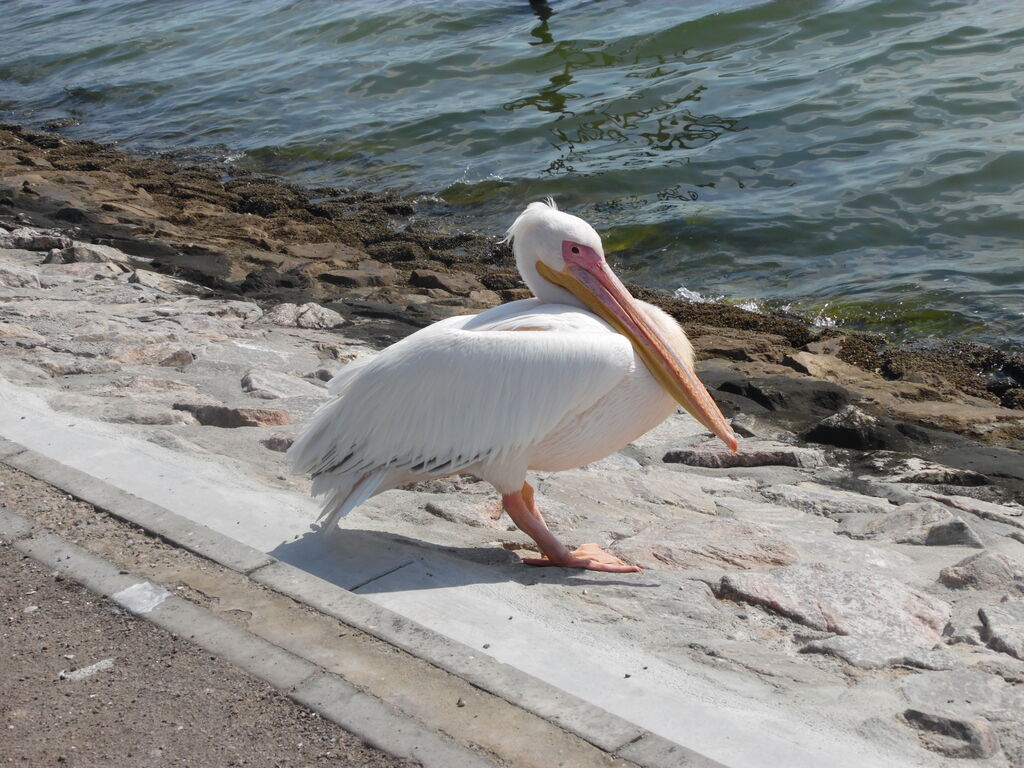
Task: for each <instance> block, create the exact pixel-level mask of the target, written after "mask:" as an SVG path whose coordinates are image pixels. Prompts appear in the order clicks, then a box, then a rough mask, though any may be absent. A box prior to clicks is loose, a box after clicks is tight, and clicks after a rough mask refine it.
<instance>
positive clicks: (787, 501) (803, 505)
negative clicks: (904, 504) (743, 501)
mask: <svg viewBox="0 0 1024 768" xmlns="http://www.w3.org/2000/svg"><path fill="white" fill-rule="evenodd" d="M760 492H761V495H762V496H764V497H765V498H766V499H768V500H769V501H773V502H775V503H776V504H780V505H783V506H788V507H792V508H793V509H799V510H801V511H803V512H808V513H810V514H812V515H821V516H823V517H832V516H834V515H850V514H862V513H869V514H881V515H886V514H888V513H889V512H891V511H893V510H894V509H895V507H893V505H892V504H890V503H889V501H888V500H886V499H879V498H876V497H874V496H865V495H864V494H861V493H854V492H853V491H844V490H840V489H837V488H829V487H828V486H824V485H819V484H818V483H798V484H796V485H770V486H768V487H767V488H762V489H761V491H760Z"/></svg>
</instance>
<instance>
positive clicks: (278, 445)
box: [260, 434, 295, 453]
mask: <svg viewBox="0 0 1024 768" xmlns="http://www.w3.org/2000/svg"><path fill="white" fill-rule="evenodd" d="M294 442H295V438H294V437H291V436H290V435H280V434H277V435H271V436H270V437H268V438H266V439H265V440H260V445H262V446H263V447H264V448H266V449H267V450H271V451H274V452H275V453H285V452H287V450H288V449H289V448H291V447H292V443H294Z"/></svg>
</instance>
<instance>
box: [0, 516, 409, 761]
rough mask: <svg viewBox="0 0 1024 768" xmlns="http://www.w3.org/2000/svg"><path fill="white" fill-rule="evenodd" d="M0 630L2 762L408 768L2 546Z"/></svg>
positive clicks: (148, 624)
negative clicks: (97, 666) (78, 677)
mask: <svg viewBox="0 0 1024 768" xmlns="http://www.w3.org/2000/svg"><path fill="white" fill-rule="evenodd" d="M0 503H4V500H3V499H2V498H0ZM7 505H8V506H9V500H7ZM10 508H12V509H16V508H15V507H10ZM0 622H2V626H0V691H2V692H3V695H2V697H0V729H2V730H0V765H19V766H32V767H33V768H35V766H83V767H84V766H97V767H99V766H103V767H104V768H119V767H120V766H124V767H125V768H129V766H130V767H131V768H145V767H147V766H154V767H155V766H161V767H163V766H169V765H187V766H191V767H194V768H200V767H204V766H209V767H210V768H214V767H216V768H223V767H224V766H253V767H255V768H261V767H263V766H266V767H267V768H271V766H365V767H366V768H394V767H397V766H409V765H410V764H409V763H407V762H404V761H401V760H397V759H394V758H392V757H390V756H388V755H385V754H383V753H381V752H379V751H377V750H374V749H371V748H369V747H367V746H365V745H363V744H361V743H360V742H359V741H358V739H356V738H355V737H354V736H352V735H351V734H349V733H347V732H346V731H344V730H342V729H341V728H338V727H337V726H336V725H334V724H333V723H330V722H328V721H326V720H323V719H321V718H320V717H319V716H317V715H316V714H314V713H312V712H309V711H307V710H305V709H303V708H302V707H299V706H298V705H296V704H294V703H292V702H291V701H290V700H289V699H287V698H286V697H285V696H283V695H282V694H280V693H279V692H277V691H275V690H274V689H272V688H271V687H270V686H269V685H267V684H265V683H263V682H261V681H258V680H255V679H253V678H251V677H249V676H248V675H246V674H245V673H244V672H242V671H241V670H238V669H237V668H235V667H233V666H232V665H230V664H228V663H226V662H224V661H221V660H220V659H217V658H215V657H212V656H210V655H209V654H207V653H204V652H203V651H202V650H200V649H199V648H197V647H196V646H193V645H192V644H190V643H189V642H187V641H186V640H183V639H180V638H178V637H176V636H173V635H171V634H169V633H167V632H165V631H164V630H162V629H160V628H158V627H156V626H154V625H152V624H150V623H149V622H147V621H145V620H142V619H137V618H135V617H133V616H132V615H131V614H129V613H128V612H126V611H124V610H123V609H122V608H120V607H119V606H117V605H115V604H114V603H111V602H109V601H107V600H104V599H101V598H97V597H96V596H95V595H93V594H92V593H90V592H88V591H87V590H86V589H84V588H83V587H81V586H79V585H78V584H76V583H74V582H70V581H67V580H65V579H63V578H61V577H57V576H55V575H54V574H53V573H52V572H50V571H49V570H47V569H46V568H44V567H42V566H40V565H39V564H38V563H36V562H35V561H34V560H32V559H31V558H28V557H26V556H24V555H22V554H21V553H20V552H18V551H16V550H15V549H13V548H12V547H10V546H8V545H7V544H6V543H0ZM94 665H99V668H98V669H97V671H93V672H91V673H89V668H90V667H92V668H93V669H96V667H95V666H94ZM79 670H85V671H84V672H78V674H79V675H81V678H80V679H74V678H75V677H76V676H77V675H76V671H79ZM69 673H70V675H69Z"/></svg>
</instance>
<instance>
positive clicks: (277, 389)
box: [241, 370, 324, 400]
mask: <svg viewBox="0 0 1024 768" xmlns="http://www.w3.org/2000/svg"><path fill="white" fill-rule="evenodd" d="M241 385H242V391H243V392H248V393H249V394H250V395H252V396H253V397H258V398H261V399H263V400H276V399H277V398H281V397H303V396H305V397H323V394H324V391H323V389H321V388H320V387H318V386H316V385H314V384H310V383H309V382H308V381H303V380H302V379H300V378H298V377H296V376H289V375H288V374H287V373H281V372H279V371H271V370H261V371H249V372H248V373H247V374H245V376H243V377H242V381H241Z"/></svg>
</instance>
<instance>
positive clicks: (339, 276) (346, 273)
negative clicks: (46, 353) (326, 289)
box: [317, 259, 398, 288]
mask: <svg viewBox="0 0 1024 768" xmlns="http://www.w3.org/2000/svg"><path fill="white" fill-rule="evenodd" d="M317 279H318V280H322V281H323V282H325V283H330V284H331V285H340V286H342V287H344V288H372V287H379V286H384V285H391V284H392V283H394V282H395V281H396V280H397V279H398V272H397V271H396V270H395V268H394V267H392V266H390V265H388V264H381V263H380V262H379V261H374V260H373V259H367V260H365V261H361V262H360V263H359V265H358V266H357V267H356V269H339V270H331V271H328V272H322V273H320V274H319V275H317Z"/></svg>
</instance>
